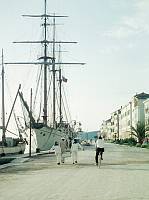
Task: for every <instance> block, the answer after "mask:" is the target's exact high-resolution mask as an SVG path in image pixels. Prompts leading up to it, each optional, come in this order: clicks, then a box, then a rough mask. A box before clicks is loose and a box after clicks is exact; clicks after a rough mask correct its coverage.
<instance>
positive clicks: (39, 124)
mask: <svg viewBox="0 0 149 200" xmlns="http://www.w3.org/2000/svg"><path fill="white" fill-rule="evenodd" d="M23 16H24V17H32V18H41V20H43V23H42V28H43V39H42V40H40V41H20V42H15V43H21V44H30V43H32V44H41V46H42V48H43V51H42V52H43V53H42V55H41V57H39V58H38V60H37V61H36V62H11V63H10V62H9V63H6V64H11V65H12V64H15V65H16V64H17V65H21V64H23V65H38V66H40V69H41V71H42V72H41V73H42V76H43V87H42V90H43V93H42V97H43V103H42V104H43V107H42V109H41V108H40V109H39V107H38V110H40V111H41V110H43V113H42V115H41V114H39V116H38V117H37V118H36V117H35V113H34V110H32V112H30V108H29V104H28V103H27V102H26V101H25V99H24V96H23V92H20V91H19V96H20V99H21V101H22V104H23V105H24V108H25V109H26V111H27V112H28V116H29V118H30V120H31V127H32V136H33V137H36V141H37V144H36V145H37V148H36V151H37V152H39V151H45V150H49V149H50V148H51V147H52V146H53V144H54V142H55V141H60V139H61V138H62V137H64V138H66V139H68V140H69V139H72V137H73V136H74V134H75V133H74V132H75V130H74V124H72V123H71V119H69V120H68V119H67V117H65V119H64V114H63V113H64V112H66V110H64V109H62V106H63V103H64V102H63V98H62V88H63V86H62V83H63V81H64V82H66V79H65V78H64V77H63V76H62V66H63V65H74V64H75V65H84V63H73V62H72V63H68V62H61V61H60V59H59V58H60V56H57V55H56V54H57V51H59V53H60V52H61V50H60V46H61V45H62V44H69V43H76V42H65V41H57V40H56V33H55V32H56V29H55V26H56V19H57V18H64V17H67V16H63V15H56V14H47V0H44V14H42V15H23ZM50 20H51V21H50ZM49 21H50V23H49ZM49 27H50V28H51V27H52V39H51V40H49V38H48V29H49ZM57 47H58V48H59V50H57ZM49 48H50V49H51V52H49ZM49 74H50V75H49ZM51 75H52V79H51V80H50V78H49V77H51ZM57 83H58V95H57V94H56V91H57V88H56V85H57ZM50 85H52V111H51V113H52V118H51V119H52V122H51V121H50V116H49V103H48V100H49V97H48V95H49V90H50V89H49V88H50ZM38 89H39V85H38V86H37V90H38ZM37 90H36V91H37ZM35 96H36V94H35ZM57 101H58V106H57V107H58V108H57V107H56V102H57ZM40 105H41V104H40ZM57 110H58V112H57ZM25 126H26V129H27V128H29V126H28V123H25Z"/></svg>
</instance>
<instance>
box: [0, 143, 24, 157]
mask: <svg viewBox="0 0 149 200" xmlns="http://www.w3.org/2000/svg"><path fill="white" fill-rule="evenodd" d="M25 147H26V144H25V143H19V144H18V145H17V146H13V147H5V146H0V155H1V156H4V155H5V156H6V155H12V154H23V153H24V151H25Z"/></svg>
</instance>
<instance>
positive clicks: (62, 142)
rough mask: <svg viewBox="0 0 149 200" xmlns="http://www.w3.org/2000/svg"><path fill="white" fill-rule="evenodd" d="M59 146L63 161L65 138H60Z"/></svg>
mask: <svg viewBox="0 0 149 200" xmlns="http://www.w3.org/2000/svg"><path fill="white" fill-rule="evenodd" d="M60 147H61V162H62V163H64V162H65V157H64V154H65V152H66V149H67V144H66V140H65V138H61V141H60Z"/></svg>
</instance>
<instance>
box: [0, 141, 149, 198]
mask: <svg viewBox="0 0 149 200" xmlns="http://www.w3.org/2000/svg"><path fill="white" fill-rule="evenodd" d="M94 155H95V152H94V150H93V147H88V148H87V149H86V150H85V151H80V152H79V163H78V164H77V165H72V160H71V158H67V159H66V162H65V164H63V165H60V166H57V165H56V163H55V156H54V155H50V156H49V155H42V156H38V157H37V158H32V159H31V160H30V161H28V162H25V163H20V164H18V165H16V166H12V167H9V168H5V169H1V170H0V200H20V199H21V200H148V199H149V150H147V149H140V148H133V147H126V146H119V145H115V144H106V148H105V154H104V160H103V162H102V166H101V168H100V169H99V168H97V167H96V166H95V165H94Z"/></svg>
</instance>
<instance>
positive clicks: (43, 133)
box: [34, 127, 66, 151]
mask: <svg viewBox="0 0 149 200" xmlns="http://www.w3.org/2000/svg"><path fill="white" fill-rule="evenodd" d="M34 131H35V134H36V140H37V149H39V150H40V151H46V150H50V149H51V147H52V146H53V145H54V143H55V141H60V139H61V138H62V137H64V136H65V137H66V133H65V131H64V129H61V130H58V129H54V128H50V127H42V128H40V129H34Z"/></svg>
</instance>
